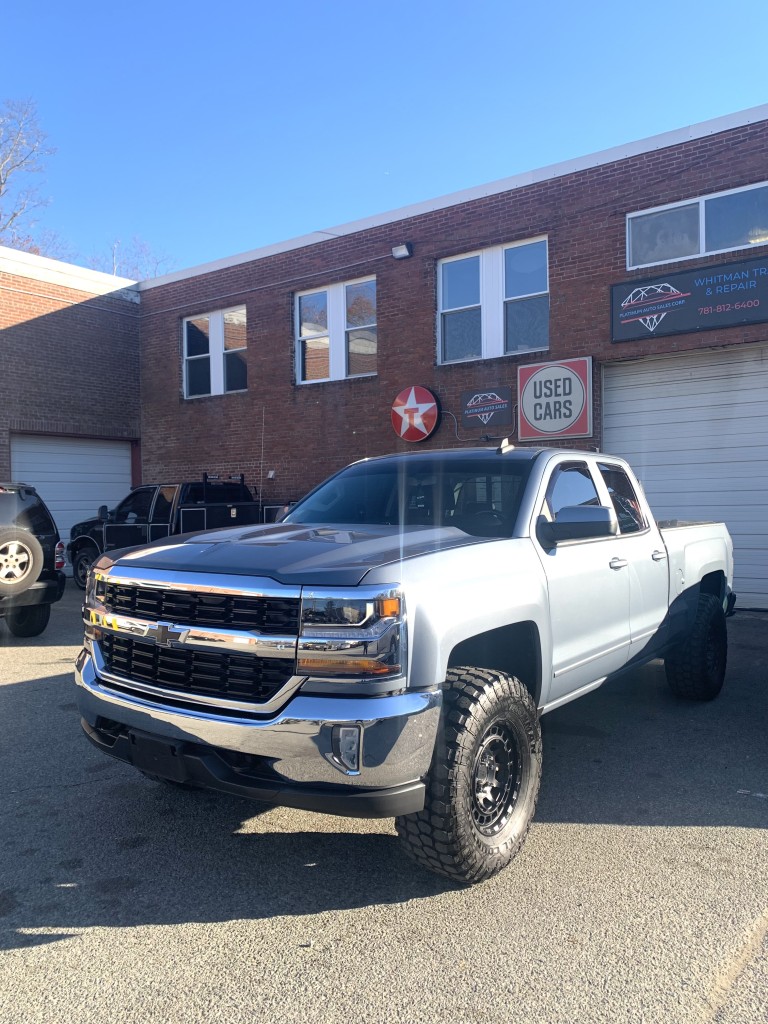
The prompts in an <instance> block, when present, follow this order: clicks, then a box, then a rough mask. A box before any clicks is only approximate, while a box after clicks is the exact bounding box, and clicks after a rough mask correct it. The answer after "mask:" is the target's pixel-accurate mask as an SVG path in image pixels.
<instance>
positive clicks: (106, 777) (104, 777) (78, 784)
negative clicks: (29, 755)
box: [8, 775, 125, 796]
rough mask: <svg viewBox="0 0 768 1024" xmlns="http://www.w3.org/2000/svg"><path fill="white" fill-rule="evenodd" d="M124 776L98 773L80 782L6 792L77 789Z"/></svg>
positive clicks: (19, 794) (22, 792)
mask: <svg viewBox="0 0 768 1024" xmlns="http://www.w3.org/2000/svg"><path fill="white" fill-rule="evenodd" d="M124 778H125V776H124V775H100V776H99V777H98V778H97V779H96V778H94V779H84V780H83V781H82V782H64V783H61V782H59V783H54V784H49V785H46V786H27V787H26V788H25V789H9V790H8V793H10V794H12V795H13V796H24V794H25V793H40V792H42V791H44V790H48V789H55V790H57V791H59V790H62V789H79V788H80V787H81V786H89V785H91V784H92V783H93V782H113V781H119V780H120V779H124Z"/></svg>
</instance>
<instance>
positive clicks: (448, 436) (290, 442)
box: [141, 121, 768, 502]
mask: <svg viewBox="0 0 768 1024" xmlns="http://www.w3.org/2000/svg"><path fill="white" fill-rule="evenodd" d="M766 152H768V122H765V121H763V122H759V123H757V124H753V125H750V126H747V127H741V128H738V129H733V130H730V131H724V132H720V133H718V134H713V135H710V136H708V137H705V138H702V139H698V140H694V141H690V142H687V143H685V144H681V145H676V146H670V147H667V148H665V149H659V150H655V151H652V152H647V153H644V154H640V155H637V156H633V157H630V158H628V159H623V160H618V161H616V162H613V163H607V164H603V165H601V166H596V167H593V168H589V169H587V170H582V171H579V172H576V173H572V174H568V175H564V176H560V177H557V178H553V179H550V180H545V181H541V182H538V183H535V184H531V185H528V186H526V187H521V188H517V189H515V190H513V191H509V192H503V193H500V194H495V195H489V196H487V197H485V198H480V199H475V200H473V201H471V202H466V203H463V204H460V205H454V206H449V207H446V208H444V209H440V210H435V211H433V212H428V213H423V214H420V215H418V216H414V217H410V218H408V219H404V220H402V221H399V222H397V223H392V224H386V225H382V226H378V227H372V228H369V229H367V230H364V231H359V232H356V233H354V234H351V235H345V236H342V237H338V238H332V239H329V240H327V241H323V242H320V243H317V244H313V245H308V246H305V247H304V248H298V249H294V250H292V251H289V252H286V253H280V254H277V255H272V256H269V257H267V258H262V259H259V260H254V261H252V262H246V263H241V264H239V265H236V266H232V267H228V268H225V269H220V270H215V271H211V272H207V273H199V274H195V275H191V276H188V277H187V278H186V279H184V280H179V281H172V282H169V283H166V284H160V285H157V286H155V287H151V288H149V289H147V290H144V291H143V292H142V302H141V325H142V326H141V338H142V341H141V346H142V365H141V373H142V378H141V380H142V452H143V460H144V477H145V479H152V478H156V477H160V476H165V477H167V478H176V477H188V476H197V475H199V473H200V472H201V471H202V470H209V471H212V472H214V471H223V472H241V471H242V472H245V474H246V477H247V480H248V482H249V483H251V484H253V485H255V486H256V487H257V488H259V486H260V485H262V484H263V497H264V500H265V501H267V502H269V501H272V500H275V501H277V500H284V499H289V498H290V499H292V498H296V497H298V496H300V495H301V494H303V493H305V492H306V490H307V489H308V488H309V487H311V486H313V485H314V484H316V483H317V482H318V481H319V480H321V479H322V478H323V477H325V476H326V475H327V474H328V473H329V472H331V471H333V470H335V469H337V468H339V467H340V466H342V465H344V464H346V463H347V462H349V461H351V460H352V459H355V458H360V457H362V456H366V455H378V454H384V453H387V452H392V451H397V450H404V449H406V448H411V447H413V446H410V445H407V444H406V443H405V442H401V441H399V439H398V438H397V437H396V436H395V434H394V432H393V431H392V428H391V426H390V406H391V403H392V400H393V399H394V397H395V396H396V395H397V393H398V392H399V391H400V390H402V388H403V387H405V386H407V385H410V384H423V385H425V386H427V387H430V388H431V389H432V390H434V391H435V392H436V393H437V394H438V395H439V397H440V401H441V404H442V408H443V410H444V413H443V417H442V422H441V425H440V427H439V429H438V431H437V432H436V433H435V434H434V435H433V437H432V438H430V439H429V440H428V441H426V442H424V443H423V444H422V445H421V447H452V446H457V445H460V444H463V443H465V442H464V441H462V440H459V439H457V436H456V430H455V427H454V420H453V419H452V417H451V415H450V414H451V413H453V414H454V415H455V416H456V417H457V419H459V421H460V405H459V401H460V393H461V392H462V391H463V390H469V389H485V388H488V387H492V386H495V385H504V384H508V385H511V386H512V388H513V393H515V391H516V379H517V367H518V365H520V364H521V363H530V362H536V361H542V362H546V361H549V360H552V359H560V358H568V357H573V356H587V355H588V356H592V357H593V358H594V368H595V388H594V393H595V399H594V405H595V407H594V424H595V435H594V438H592V439H588V440H586V441H585V440H580V441H578V442H576V444H575V446H577V447H578V446H583V445H585V444H597V445H599V444H600V430H601V421H600V412H601V410H600V380H601V367H602V364H603V363H604V362H605V361H608V360H615V359H627V358H636V357H638V356H645V355H657V354H662V353H668V352H681V351H687V350H693V349H700V348H711V347H721V346H729V345H738V344H744V343H747V342H758V341H768V325H765V324H763V325H754V326H749V327H731V328H729V329H727V330H720V331H706V332H700V333H696V334H688V335H678V336H676V337H672V338H669V337H667V338H653V337H651V336H649V337H648V338H647V339H645V340H643V341H638V342H630V343H623V344H620V345H612V344H611V340H610V287H611V285H613V284H617V283H619V282H622V281H631V280H632V279H633V278H636V279H645V278H648V277H649V276H651V274H649V272H648V271H647V270H645V271H638V272H634V273H627V271H626V269H625V216H626V214H627V213H629V212H633V211H638V210H643V209H646V208H649V207H654V206H660V205H663V204H665V203H672V202H676V201H680V200H685V199H688V198H695V197H698V196H700V195H703V194H706V193H710V192H716V191H721V190H725V189H730V188H737V187H739V186H741V185H746V184H750V183H753V182H757V181H762V180H765V178H766V177H767V176H768V175H767V173H766V162H765V154H766ZM536 235H547V236H548V239H549V260H550V296H551V314H550V351H549V352H547V353H538V354H535V355H525V356H520V357H512V356H506V357H503V358H499V359H493V360H487V361H483V362H474V363H465V364H462V365H453V366H438V365H437V363H436V274H437V263H438V260H440V259H441V258H443V257H447V256H451V255H457V254H461V253H464V252H469V251H472V250H475V249H483V248H486V247H489V246H494V245H498V244H502V243H508V242H514V241H516V240H523V239H526V238H530V237H532V236H536ZM404 241H407V242H410V243H411V244H412V246H413V256H412V257H411V258H410V259H405V260H394V259H393V258H392V256H391V254H390V250H391V247H392V246H393V245H395V244H398V243H401V242H404ZM765 252H766V247H765V246H763V247H756V248H755V251H754V252H752V251H750V252H747V253H736V254H733V256H732V257H731V256H726V257H723V256H719V257H710V258H706V259H702V260H698V261H691V260H688V261H685V262H682V263H674V264H668V265H666V267H662V268H657V269H659V270H662V271H664V270H667V271H668V272H669V273H673V272H675V271H679V270H692V269H696V268H697V267H702V266H706V265H708V264H715V263H722V262H727V261H728V259H731V258H732V259H739V258H746V257H748V256H753V255H754V256H758V255H761V254H765ZM655 272H656V271H655V270H654V272H653V273H655ZM366 275H375V276H376V281H377V319H378V356H377V375H376V376H375V377H372V378H358V379H350V380H343V381H335V382H326V383H317V384H309V385H297V384H296V381H295V372H294V325H293V296H294V294H295V293H296V292H297V291H301V290H305V289H308V288H316V287H321V286H324V285H330V284H333V283H334V282H339V281H347V280H351V279H354V278H358V277H364V276H366ZM241 303H242V304H244V305H245V306H246V307H247V317H248V324H247V332H248V352H247V358H248V391H247V393H241V394H233V395H225V396H216V397H210V398H202V399H195V400H191V401H185V400H184V399H183V397H182V370H181V318H182V317H184V316H189V315H193V314H196V313H205V312H208V311H210V310H216V309H222V308H225V307H226V306H233V305H238V304H241ZM502 429H503V428H502ZM458 433H459V435H460V436H461V438H464V437H465V436H466V435H467V434H468V432H467V431H466V430H464V429H462V428H461V427H460V426H459V428H458ZM510 433H512V428H510ZM479 434H480V431H477V432H476V433H475V434H474V436H476V437H477V436H479ZM271 469H274V470H275V479H274V481H268V480H267V471H268V470H271Z"/></svg>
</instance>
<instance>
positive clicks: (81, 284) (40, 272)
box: [0, 245, 139, 302]
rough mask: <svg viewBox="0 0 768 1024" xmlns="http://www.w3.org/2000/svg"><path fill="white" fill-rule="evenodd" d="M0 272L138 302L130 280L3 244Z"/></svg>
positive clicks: (133, 283)
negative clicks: (113, 294)
mask: <svg viewBox="0 0 768 1024" xmlns="http://www.w3.org/2000/svg"><path fill="white" fill-rule="evenodd" d="M0 273H2V274H12V275H13V276H14V277H26V278H29V279H31V280H33V281H45V282H46V283H47V284H57V285H59V286H60V287H62V288H71V289H73V290H75V291H79V292H88V294H89V295H109V294H111V293H114V292H119V293H122V294H120V295H118V298H124V299H128V300H129V301H131V302H138V301H139V296H138V288H137V282H136V281H134V280H132V279H131V278H128V277H117V276H115V275H113V274H105V273H103V271H101V270H89V269H88V268H87V267H78V266H77V265H76V264H74V263H65V262H63V261H62V260H54V259H50V258H49V257H48V256H37V255H36V254H35V253H31V252H24V251H22V250H21V249H9V248H8V247H7V246H5V245H0Z"/></svg>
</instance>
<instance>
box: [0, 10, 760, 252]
mask: <svg viewBox="0 0 768 1024" xmlns="http://www.w3.org/2000/svg"><path fill="white" fill-rule="evenodd" d="M2 35H3V37H4V39H5V43H4V45H3V46H2V50H1V51H0V53H2V57H1V59H0V101H1V100H5V99H22V98H27V97H29V98H32V99H34V100H35V102H36V103H37V106H38V111H39V117H40V121H41V124H42V126H43V128H44V130H45V131H46V132H47V134H48V136H49V140H50V143H51V144H52V145H53V146H55V147H56V150H57V152H56V154H55V156H53V157H52V158H51V159H50V161H49V163H48V169H47V173H46V175H45V181H44V183H42V190H43V192H44V194H45V195H47V196H48V197H50V199H51V202H50V205H49V206H48V207H47V208H46V209H45V210H43V211H42V213H41V214H40V216H39V220H38V227H40V228H45V229H48V230H50V231H53V232H55V233H56V234H57V235H58V236H60V237H61V239H63V240H64V241H65V242H67V243H68V244H69V245H70V246H71V247H72V250H73V251H74V252H75V253H77V254H78V256H79V257H80V258H81V260H82V261H85V260H86V259H88V258H89V257H98V256H99V255H106V254H107V253H108V252H109V251H110V249H111V246H112V243H113V242H114V241H115V240H118V239H119V240H120V241H121V243H122V244H123V245H125V244H127V243H128V242H129V240H130V239H132V238H134V237H136V238H139V239H141V240H142V241H144V242H145V243H147V244H148V245H149V246H150V247H151V248H152V249H154V250H155V251H156V252H158V253H163V254H165V255H167V257H168V263H167V264H166V266H165V269H182V268H184V267H188V266H193V265H195V264H199V263H204V262H208V261H211V260H215V259H219V258H221V257H225V256H230V255H234V254H236V253H239V252H244V251H247V250H249V249H254V248H257V247H259V246H261V245H267V244H269V243H271V242H277V241H280V240H283V239H288V238H293V237H295V236H297V235H303V234H307V233H309V232H311V231H314V230H316V229H321V228H327V227H333V226H334V225H337V224H342V223H346V222H348V221H352V220H356V219H358V218H361V217H366V216H370V215H372V214H375V213H380V212H383V211H386V210H392V209H396V208H398V207H401V206H404V205H407V204H409V203H413V202H419V201H421V200H425V199H429V198H432V197H435V196H440V195H444V194H446V193H450V192H455V191H458V190H460V189H464V188H470V187H472V186H474V185H480V184H482V183H484V182H488V181H494V180H496V179H498V178H504V177H507V176H509V175H513V174H517V173H520V172H523V171H526V170H530V169H533V168H537V167H542V166H545V165H547V164H551V163H556V162H559V161H563V160H568V159H571V158H574V157H577V156H583V155H585V154H588V153H592V152H595V151H598V150H601V149H606V148H609V147H611V146H616V145H620V144H622V143H624V142H631V141H634V140H636V139H641V138H645V137H647V136H649V135H656V134H658V133H660V132H664V131H669V130H672V129H675V128H680V127H684V126H686V125H689V124H693V123H696V122H699V121H704V120H709V119H710V118H714V117H718V116H721V115H723V114H728V113H732V112H735V111H740V110H743V109H746V108H748V107H752V106H756V105H758V104H761V103H765V102H768V73H766V69H765V62H764V57H763V52H762V51H763V49H764V43H765V40H766V39H767V38H768V4H765V3H754V4H750V5H724V4H722V3H715V2H710V0H701V2H697V3H694V2H689V0H682V2H681V0H677V2H674V3H670V2H668V0H667V2H659V0H646V2H645V3H642V4H632V3H629V4H622V3H621V2H619V0H613V2H605V0H596V2H589V0H588V2H586V3H581V4H578V3H570V2H565V0H554V2H550V3H542V2H539V3H531V2H527V3H521V2H518V0H507V2H502V0H474V2H472V3H468V2H463V3H460V2H457V0H411V2H406V0H357V2H353V0H316V2H309V0H294V2H291V0H284V2H283V3H274V4H273V3H265V2H262V0H253V2H251V3H246V2H244V0H219V2H218V3H211V2H208V3H201V2H199V0H188V2H185V3H183V4H182V3H170V2H163V0H154V2H147V0H138V2H134V3H132V4H129V5H112V4H108V3H106V2H104V0H101V2H99V3H94V2H92V0H80V2H78V0H71V2H70V3H69V4H61V3H60V2H56V3H52V2H50V0H41V2H39V3H38V4H36V5H35V6H34V20H33V18H32V10H31V9H28V8H27V9H24V10H23V11H22V9H21V5H20V4H18V3H15V4H8V5H7V8H6V9H5V10H4V12H3V18H2ZM8 41H12V43H9V42H8Z"/></svg>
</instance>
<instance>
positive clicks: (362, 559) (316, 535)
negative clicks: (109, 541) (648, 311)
mask: <svg viewBox="0 0 768 1024" xmlns="http://www.w3.org/2000/svg"><path fill="white" fill-rule="evenodd" d="M488 540H489V538H485V537H470V536H468V535H467V534H466V533H463V532H462V531H461V530H458V529H456V528H454V527H444V528H440V529H433V528H431V527H408V528H407V529H405V530H401V529H400V527H398V526H364V527H360V526H348V527H344V526H298V525H296V526H294V525H292V524H290V523H285V524H279V525H276V526H269V525H267V526H249V527H240V528H237V527H236V528H233V529H225V530H213V531H210V532H207V533H190V534H184V535H182V536H180V537H175V538H174V539H173V540H172V541H171V542H169V540H168V539H167V538H164V539H163V540H162V541H157V542H155V543H154V544H150V545H148V546H147V547H143V548H134V549H131V550H122V551H113V552H110V554H109V556H108V557H109V558H110V560H112V561H114V562H115V563H118V565H119V567H120V568H123V569H126V570H130V569H132V568H142V569H160V570H165V571H169V572H205V573H214V574H217V573H219V574H228V575H235V576H262V577H268V578H270V579H273V580H276V581H277V582H278V583H285V584H294V585H295V584H306V585H308V586H321V585H326V586H327V585H329V584H332V585H336V586H343V587H351V586H356V585H357V584H359V583H360V582H361V581H362V579H363V577H364V576H365V574H366V573H367V572H369V571H370V570H371V569H374V568H379V567H381V566H385V565H397V564H398V563H399V562H400V561H401V560H402V559H410V558H417V557H418V556H420V555H426V554H433V553H435V552H438V551H445V550H447V549H449V548H458V547H465V546H467V545H470V544H482V543H488ZM393 582H396V581H393Z"/></svg>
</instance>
